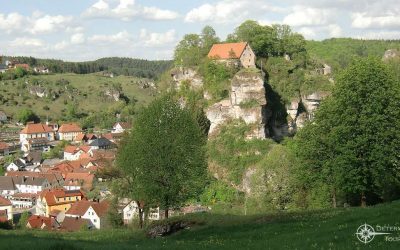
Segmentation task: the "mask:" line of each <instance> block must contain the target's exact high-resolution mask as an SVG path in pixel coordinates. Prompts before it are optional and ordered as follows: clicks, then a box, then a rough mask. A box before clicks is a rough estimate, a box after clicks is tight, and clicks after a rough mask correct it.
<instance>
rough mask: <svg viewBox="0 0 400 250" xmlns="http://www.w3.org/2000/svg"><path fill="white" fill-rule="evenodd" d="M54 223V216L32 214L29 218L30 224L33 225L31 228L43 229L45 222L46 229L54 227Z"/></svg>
mask: <svg viewBox="0 0 400 250" xmlns="http://www.w3.org/2000/svg"><path fill="white" fill-rule="evenodd" d="M54 223H55V220H54V219H53V218H50V217H45V216H39V215H32V216H31V217H29V219H28V224H29V225H30V226H31V228H35V229H42V226H43V224H44V225H45V226H44V228H45V229H51V228H53V225H54Z"/></svg>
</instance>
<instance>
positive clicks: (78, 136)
mask: <svg viewBox="0 0 400 250" xmlns="http://www.w3.org/2000/svg"><path fill="white" fill-rule="evenodd" d="M85 138H86V135H85V134H84V133H81V134H79V135H77V136H76V137H75V141H83V140H84V139H85Z"/></svg>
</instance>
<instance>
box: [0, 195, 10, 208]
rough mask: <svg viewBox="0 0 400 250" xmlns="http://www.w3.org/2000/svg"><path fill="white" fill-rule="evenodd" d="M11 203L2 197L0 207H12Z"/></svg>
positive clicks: (0, 197)
mask: <svg viewBox="0 0 400 250" xmlns="http://www.w3.org/2000/svg"><path fill="white" fill-rule="evenodd" d="M11 205H12V204H11V201H10V200H9V199H6V198H4V197H2V196H0V206H11Z"/></svg>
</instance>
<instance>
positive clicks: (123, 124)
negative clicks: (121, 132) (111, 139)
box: [113, 122, 131, 129]
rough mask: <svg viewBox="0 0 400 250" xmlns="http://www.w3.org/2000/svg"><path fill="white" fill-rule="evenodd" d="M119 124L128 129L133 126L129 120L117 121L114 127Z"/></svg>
mask: <svg viewBox="0 0 400 250" xmlns="http://www.w3.org/2000/svg"><path fill="white" fill-rule="evenodd" d="M118 124H119V125H120V126H121V128H123V129H128V128H130V127H131V124H130V123H129V122H117V123H115V124H114V126H113V128H115V127H116V126H117V125H118Z"/></svg>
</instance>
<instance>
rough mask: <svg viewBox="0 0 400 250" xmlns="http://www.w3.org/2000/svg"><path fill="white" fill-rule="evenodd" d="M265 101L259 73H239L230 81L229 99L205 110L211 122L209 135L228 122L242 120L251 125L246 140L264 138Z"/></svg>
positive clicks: (262, 81)
mask: <svg viewBox="0 0 400 250" xmlns="http://www.w3.org/2000/svg"><path fill="white" fill-rule="evenodd" d="M266 104H267V101H266V99H265V88H264V80H263V77H262V75H261V73H256V72H239V73H237V74H236V75H235V76H234V78H233V79H232V84H231V92H230V98H229V99H225V100H222V101H220V102H218V103H215V104H214V105H212V106H211V107H209V108H208V109H207V110H206V115H207V118H208V119H209V120H210V122H211V127H210V131H209V134H213V133H215V132H216V128H217V127H218V126H220V125H222V124H223V123H225V122H227V121H228V120H233V119H242V120H243V121H244V122H245V123H246V124H249V125H253V129H252V130H251V132H250V133H249V134H248V135H247V138H249V139H250V138H265V119H264V118H263V109H264V107H265V105H266Z"/></svg>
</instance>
